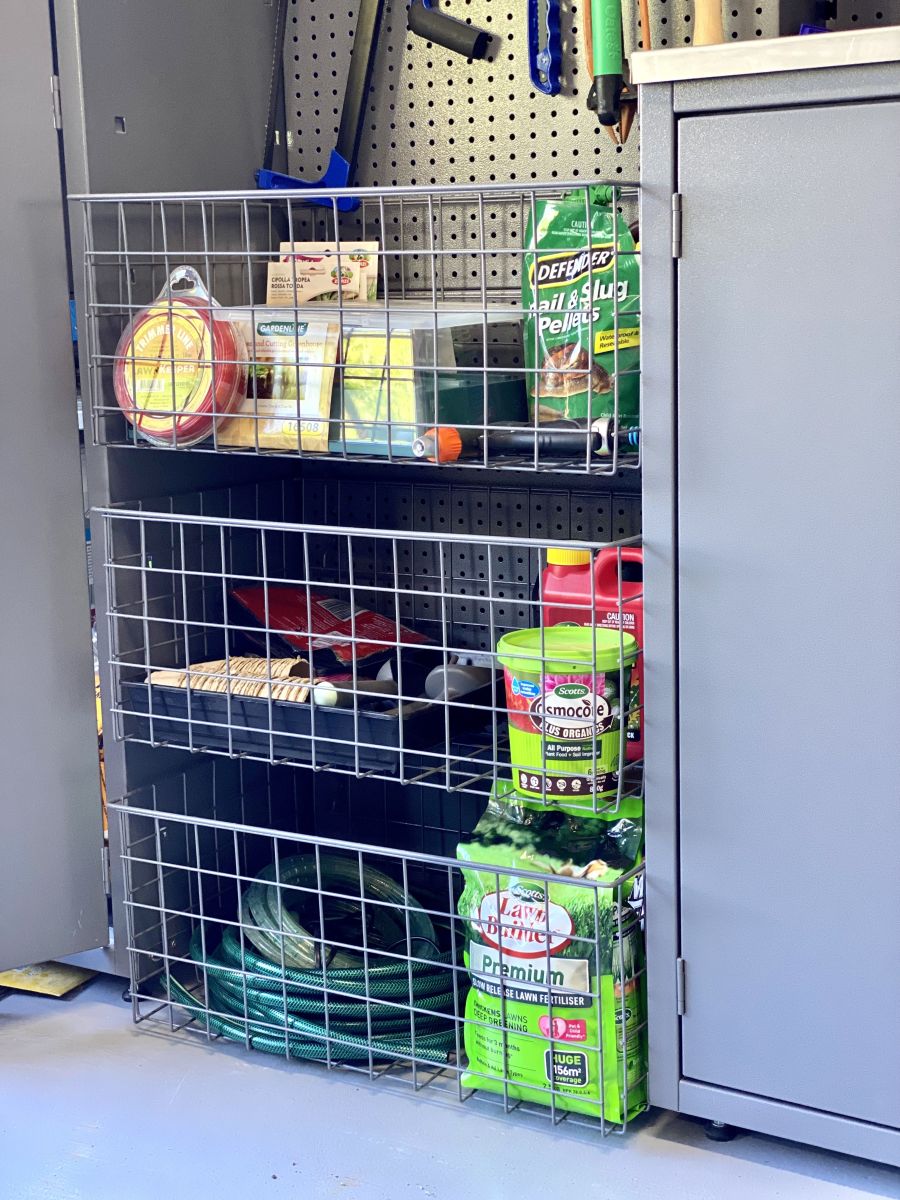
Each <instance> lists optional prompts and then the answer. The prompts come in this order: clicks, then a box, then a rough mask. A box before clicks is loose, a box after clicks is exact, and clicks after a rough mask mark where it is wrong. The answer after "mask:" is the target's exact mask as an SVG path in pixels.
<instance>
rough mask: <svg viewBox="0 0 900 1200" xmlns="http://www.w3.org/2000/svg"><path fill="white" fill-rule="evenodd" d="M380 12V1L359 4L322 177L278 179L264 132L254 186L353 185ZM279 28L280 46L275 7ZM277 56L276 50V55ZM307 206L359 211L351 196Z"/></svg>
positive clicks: (279, 21)
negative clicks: (333, 139) (340, 103)
mask: <svg viewBox="0 0 900 1200" xmlns="http://www.w3.org/2000/svg"><path fill="white" fill-rule="evenodd" d="M280 3H281V5H284V4H285V0H280ZM383 10H384V0H360V5H359V13H358V15H357V18H356V33H355V34H354V36H353V49H352V50H351V52H350V70H349V72H348V74H347V88H346V91H345V92H344V105H343V109H342V110H341V124H340V128H339V130H338V135H337V141H336V142H335V145H334V148H333V150H332V151H331V155H330V157H329V160H328V166H327V167H326V168H325V174H324V175H323V176H322V178H321V179H317V180H308V179H296V178H295V177H294V176H293V175H282V174H281V172H279V171H273V170H271V163H272V160H271V154H270V150H269V140H270V135H269V131H267V135H266V151H267V156H268V161H267V162H264V163H263V166H262V167H261V169H260V170H259V171H257V172H256V182H257V184H258V185H259V186H260V187H261V188H274V189H277V190H281V189H292V190H293V189H303V188H318V189H321V190H323V191H327V190H328V189H330V188H336V189H338V188H345V187H347V186H348V185H349V184H350V183H351V182H352V181H353V176H354V174H355V173H356V159H357V155H358V154H359V142H360V137H361V136H362V126H363V114H364V112H365V108H366V104H367V102H368V98H369V85H370V84H371V82H372V66H373V64H374V61H375V49H376V47H377V45H378V31H379V28H380V26H381V17H382V13H383ZM279 28H280V29H281V37H282V42H283V39H284V28H285V26H284V24H283V23H282V21H281V7H279V14H278V21H277V22H276V30H277V29H279ZM276 37H277V34H276ZM277 53H278V48H277V46H276V55H277ZM272 108H273V106H272V105H271V104H270V129H273V128H274V113H273V112H272ZM272 143H273V144H274V138H272ZM310 203H312V204H317V205H320V206H322V207H324V208H334V207H336V208H337V209H338V211H339V212H352V211H353V210H354V209H357V208H358V207H359V200H357V199H356V198H355V197H353V196H340V197H333V198H325V199H322V198H317V199H315V200H311V201H310Z"/></svg>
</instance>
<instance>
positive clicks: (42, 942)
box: [0, 0, 108, 968]
mask: <svg viewBox="0 0 900 1200" xmlns="http://www.w3.org/2000/svg"><path fill="white" fill-rule="evenodd" d="M3 15H4V25H5V26H6V31H7V36H6V38H5V39H4V41H3V48H2V50H0V93H2V100H3V102H2V103H0V145H2V147H3V155H4V160H5V162H6V164H7V167H8V169H7V171H6V172H5V173H4V178H3V187H2V189H0V229H2V230H3V233H4V237H3V272H2V275H0V291H2V300H0V308H2V311H3V321H2V322H0V362H2V363H3V385H2V388H3V390H2V406H3V413H4V421H5V424H6V433H5V436H4V438H3V439H2V442H0V479H2V510H0V563H2V575H3V600H2V613H3V630H4V638H3V666H2V679H3V701H2V714H0V758H2V762H3V776H2V798H0V847H2V848H3V850H4V853H3V855H2V863H0V912H3V913H4V917H5V919H4V921H3V924H2V929H0V968H7V967H17V966H21V965H22V964H24V963H31V962H35V961H39V960H41V959H46V958H54V957H59V956H62V955H67V954H74V953H76V952H78V951H81V950H84V949H87V948H88V947H91V946H96V945H97V944H99V943H100V942H105V941H106V938H107V930H108V924H107V916H106V896H105V893H104V887H103V873H102V869H101V853H102V845H103V843H102V833H101V827H100V826H101V821H100V790H99V788H100V780H99V769H98V763H97V748H96V747H97V731H96V726H95V723H94V697H93V688H92V678H91V676H92V671H91V643H90V608H89V602H88V584H87V568H86V559H85V545H84V513H83V504H82V490H81V473H80V466H79V456H78V434H77V423H76V422H77V418H76V405H75V373H74V367H73V359H72V348H71V337H70V333H69V328H70V327H69V314H68V308H67V300H66V298H67V295H68V279H67V273H66V246H65V235H64V230H63V199H62V188H61V183H60V174H59V156H58V155H59V152H58V146H57V134H56V130H55V129H54V127H53V121H52V111H53V110H52V106H51V92H50V77H51V74H52V71H53V60H52V55H51V43H50V17H49V11H48V9H47V6H46V5H39V4H34V3H33V0H9V4H8V6H5V7H4V13H3Z"/></svg>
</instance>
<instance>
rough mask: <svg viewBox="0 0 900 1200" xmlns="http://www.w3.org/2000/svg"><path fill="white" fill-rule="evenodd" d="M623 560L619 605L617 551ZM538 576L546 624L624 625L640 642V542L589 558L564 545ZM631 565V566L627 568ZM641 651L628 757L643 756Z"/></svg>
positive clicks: (632, 701)
mask: <svg viewBox="0 0 900 1200" xmlns="http://www.w3.org/2000/svg"><path fill="white" fill-rule="evenodd" d="M620 555H621V562H622V575H623V579H622V604H621V610H620V607H619V556H620ZM554 558H555V559H556V560H557V561H553V559H554ZM547 560H548V561H547V566H546V567H545V568H544V573H543V578H542V591H541V598H542V600H543V608H542V616H543V622H544V625H545V626H550V625H564V624H570V625H591V624H596V625H599V626H601V627H602V628H604V629H619V628H620V627H621V628H623V629H624V631H625V632H626V633H631V634H633V635H634V637H635V638H636V639H637V644H638V649H639V650H640V651H643V648H644V600H643V595H644V584H643V565H644V552H643V549H642V548H641V547H640V546H623V547H622V548H621V549H617V548H616V547H615V546H611V547H609V548H608V549H606V550H599V551H598V552H597V554H596V556H595V557H594V560H593V563H592V562H591V556H590V552H589V551H587V550H585V551H579V550H562V551H553V550H548V552H547ZM629 568H630V569H629ZM643 684H644V656H643V653H640V654H639V655H638V659H637V662H636V663H635V664H634V667H633V668H632V672H631V698H630V707H631V710H632V715H631V716H630V717H629V720H628V731H627V742H628V746H627V759H628V761H629V762H634V761H635V760H636V759H639V758H643V756H644V720H643V715H644V714H643V709H642V708H641V707H639V706H641V705H642V704H643V697H644V687H643Z"/></svg>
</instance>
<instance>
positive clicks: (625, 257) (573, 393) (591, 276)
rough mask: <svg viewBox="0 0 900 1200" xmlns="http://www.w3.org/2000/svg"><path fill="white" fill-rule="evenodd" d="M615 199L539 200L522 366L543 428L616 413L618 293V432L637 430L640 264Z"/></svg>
mask: <svg viewBox="0 0 900 1200" xmlns="http://www.w3.org/2000/svg"><path fill="white" fill-rule="evenodd" d="M610 198H611V189H609V188H605V187H597V188H591V190H590V201H589V202H588V200H587V197H586V193H585V192H584V191H577V192H569V193H567V194H566V195H565V196H563V198H562V199H546V200H537V201H536V202H535V205H534V210H533V216H530V217H529V220H528V227H527V230H526V241H525V246H526V250H533V251H536V253H535V254H526V256H525V270H524V271H523V276H522V306H523V308H524V309H525V326H524V338H525V366H526V369H527V374H528V390H529V397H530V400H531V402H532V405H537V409H538V420H541V421H550V420H557V419H559V418H560V417H569V418H575V419H587V420H588V421H589V422H590V421H595V420H597V419H598V418H601V417H613V416H615V410H614V394H613V377H614V372H615V355H614V343H615V328H614V326H615V312H616V302H615V296H616V292H617V293H618V315H619V363H618V367H619V426H620V427H621V428H623V429H633V428H635V427H636V426H637V424H638V386H639V377H638V375H637V373H636V372H637V368H638V363H639V358H640V349H639V347H640V322H639V317H638V313H639V311H640V280H639V269H638V260H637V257H636V256H635V253H634V238H633V237H632V235H631V233H630V232H629V230H628V226H627V224H626V222H625V220H624V218H623V217H622V216H621V214H616V213H615V212H614V211H613V208H612V206H611V204H610ZM588 225H590V236H588ZM614 230H615V231H616V233H615V236H617V237H618V244H619V255H618V265H617V266H616V255H615V253H614V245H615V242H614ZM632 371H633V372H635V374H626V373H625V372H632ZM532 411H533V410H532Z"/></svg>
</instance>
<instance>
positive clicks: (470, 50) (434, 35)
mask: <svg viewBox="0 0 900 1200" xmlns="http://www.w3.org/2000/svg"><path fill="white" fill-rule="evenodd" d="M406 27H407V29H408V30H409V31H410V33H414V34H415V35H416V37H420V38H424V39H425V40H426V41H428V42H434V44H435V45H436V46H443V47H444V49H445V50H450V51H452V52H453V53H454V54H461V55H462V57H463V58H469V59H473V58H484V56H485V55H486V54H487V48H488V43H489V42H490V40H491V35H490V34H489V33H488V32H487V30H486V29H476V28H475V26H474V25H468V24H467V23H466V22H465V21H458V20H457V19H456V17H451V16H449V15H448V14H447V13H442V12H441V11H440V9H438V8H435V6H434V0H410V5H409V11H408V13H407V17H406Z"/></svg>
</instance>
